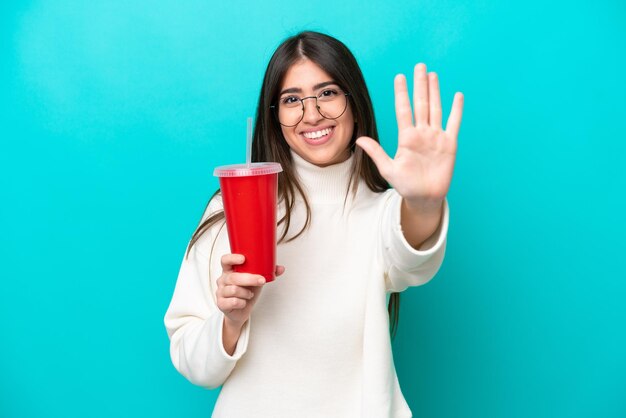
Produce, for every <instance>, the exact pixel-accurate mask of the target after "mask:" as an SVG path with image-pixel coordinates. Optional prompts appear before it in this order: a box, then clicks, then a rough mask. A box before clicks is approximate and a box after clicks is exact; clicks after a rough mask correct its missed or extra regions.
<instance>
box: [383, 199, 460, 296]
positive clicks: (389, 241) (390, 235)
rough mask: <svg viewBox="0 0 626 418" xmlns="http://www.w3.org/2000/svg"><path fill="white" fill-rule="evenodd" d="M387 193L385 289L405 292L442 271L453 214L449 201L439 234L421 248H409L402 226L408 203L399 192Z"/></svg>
mask: <svg viewBox="0 0 626 418" xmlns="http://www.w3.org/2000/svg"><path fill="white" fill-rule="evenodd" d="M387 193H389V197H388V199H387V201H386V202H385V207H384V209H383V212H382V220H381V237H382V248H383V260H384V263H385V289H386V291H387V292H402V291H404V290H405V289H406V288H408V287H409V286H420V285H422V284H425V283H427V282H428V281H430V279H432V278H433V277H434V276H435V274H436V273H437V271H439V268H440V267H441V264H442V263H443V258H444V255H445V251H446V242H447V241H446V238H447V234H448V223H449V220H450V210H449V208H448V201H447V199H445V200H444V201H443V204H442V215H441V222H440V223H439V224H438V225H437V226H436V229H435V231H434V232H433V233H432V234H431V235H430V236H429V237H428V238H427V239H426V240H424V241H423V242H422V243H421V244H420V245H419V246H413V245H410V244H409V242H408V240H407V238H406V233H405V232H404V227H403V226H402V222H401V211H402V202H403V200H404V199H402V197H401V196H400V195H398V193H397V192H396V191H395V190H390V191H388V192H387Z"/></svg>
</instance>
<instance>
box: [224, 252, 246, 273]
mask: <svg viewBox="0 0 626 418" xmlns="http://www.w3.org/2000/svg"><path fill="white" fill-rule="evenodd" d="M244 261H246V257H244V256H243V255H241V254H224V255H223V256H222V258H221V262H222V271H223V272H227V271H233V265H237V264H243V262H244Z"/></svg>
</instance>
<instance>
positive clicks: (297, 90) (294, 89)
mask: <svg viewBox="0 0 626 418" xmlns="http://www.w3.org/2000/svg"><path fill="white" fill-rule="evenodd" d="M331 84H335V85H337V86H338V84H337V82H336V81H324V82H323V83H319V84H316V85H314V86H313V90H318V89H321V88H322V87H326V86H330V85H331ZM285 93H302V89H301V88H298V87H290V88H288V89H285V90H283V91H281V92H280V94H279V96H282V95H283V94H285Z"/></svg>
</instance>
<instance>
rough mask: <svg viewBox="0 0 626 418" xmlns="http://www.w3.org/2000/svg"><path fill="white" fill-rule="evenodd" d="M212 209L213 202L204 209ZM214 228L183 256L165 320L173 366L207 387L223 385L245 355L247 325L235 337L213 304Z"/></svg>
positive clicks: (222, 315)
mask: <svg viewBox="0 0 626 418" xmlns="http://www.w3.org/2000/svg"><path fill="white" fill-rule="evenodd" d="M214 210H215V205H213V204H212V205H209V208H208V210H207V212H208V213H212V212H213V211H214ZM215 230H216V229H214V228H211V230H209V231H207V232H205V235H203V236H202V238H200V239H199V240H198V241H197V242H196V243H195V245H194V246H193V247H192V249H191V251H190V252H189V257H188V258H183V261H182V264H181V267H180V271H179V273H178V279H177V282H176V288H175V290H174V295H173V296H172V300H171V302H170V305H169V307H168V309H167V312H166V314H165V318H164V322H165V327H166V329H167V334H168V336H169V338H170V355H171V359H172V363H173V364H174V367H175V368H176V370H178V372H179V373H181V374H182V375H183V376H184V377H185V378H187V379H188V380H189V381H190V382H191V383H193V384H195V385H198V386H203V387H206V388H211V389H212V388H216V387H218V386H220V385H222V384H223V383H224V381H225V380H226V379H227V378H228V376H229V375H230V373H231V372H232V370H233V368H234V367H235V365H236V363H237V360H239V358H241V356H242V355H243V354H244V353H245V351H246V349H247V344H248V336H249V327H250V321H247V322H246V323H245V324H244V325H243V327H242V328H241V329H240V330H239V331H238V334H239V335H237V338H235V334H236V333H233V329H232V328H230V327H228V326H226V327H225V326H224V322H225V321H224V318H225V317H224V314H223V313H222V311H220V310H219V309H218V308H217V304H216V302H215V291H214V289H215V288H216V286H215V283H211V282H210V280H209V268H212V274H211V276H212V277H213V278H214V280H215V278H216V277H217V276H219V272H217V271H215V269H216V268H217V267H215V266H213V265H211V267H210V266H209V255H208V254H210V248H211V244H212V242H213V240H214V239H215V235H216V234H214V233H213V232H214V231H215ZM204 244H206V245H204ZM204 251H206V253H205V252H204ZM214 258H215V257H214ZM225 346H226V347H225Z"/></svg>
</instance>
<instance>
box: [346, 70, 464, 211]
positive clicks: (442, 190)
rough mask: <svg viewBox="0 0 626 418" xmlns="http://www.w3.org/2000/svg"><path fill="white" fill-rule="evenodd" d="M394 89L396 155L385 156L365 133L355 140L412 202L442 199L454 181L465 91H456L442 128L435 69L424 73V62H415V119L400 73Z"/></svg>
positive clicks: (387, 178)
mask: <svg viewBox="0 0 626 418" xmlns="http://www.w3.org/2000/svg"><path fill="white" fill-rule="evenodd" d="M394 91H395V108H396V119H397V122H398V149H397V151H396V155H395V157H394V158H393V159H392V158H391V157H389V156H388V155H387V153H386V152H385V151H384V150H383V148H382V147H381V146H380V145H379V144H378V143H377V142H376V141H374V140H373V139H371V138H368V137H360V138H359V139H357V145H359V146H360V147H361V148H363V150H364V151H365V152H366V153H367V154H368V155H369V156H370V157H371V158H372V160H373V161H374V163H375V164H376V167H378V170H379V171H380V174H381V175H382V176H383V177H384V178H385V180H387V181H388V182H389V183H390V184H391V185H392V186H393V187H394V188H395V189H396V191H397V192H398V193H399V194H400V195H401V196H402V197H403V198H405V199H407V200H409V201H412V202H433V201H441V200H443V199H444V198H445V196H446V194H447V193H448V190H449V189H450V183H451V181H452V172H453V171H454V162H455V158H456V150H457V136H458V133H459V128H460V126H461V116H462V113H463V94H462V93H456V94H455V96H454V101H453V103H452V111H451V112H450V116H449V118H448V122H447V124H446V130H445V131H444V130H443V129H442V125H441V119H442V112H441V97H440V94H439V81H438V79H437V74H436V73H434V72H431V73H430V74H427V73H426V66H425V65H424V64H417V65H416V66H415V74H414V90H413V107H414V109H415V115H414V116H415V122H414V121H413V112H412V111H411V103H410V101H409V92H408V88H407V82H406V78H405V77H404V75H397V76H396V78H395V80H394Z"/></svg>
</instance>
